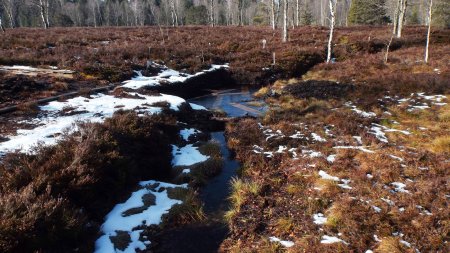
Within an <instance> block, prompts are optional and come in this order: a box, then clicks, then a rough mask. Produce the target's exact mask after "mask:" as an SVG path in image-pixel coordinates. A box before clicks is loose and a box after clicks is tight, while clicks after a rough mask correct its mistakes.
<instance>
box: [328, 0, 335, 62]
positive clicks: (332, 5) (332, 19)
mask: <svg viewBox="0 0 450 253" xmlns="http://www.w3.org/2000/svg"><path fill="white" fill-rule="evenodd" d="M329 7H330V35H329V38H328V53H327V63H329V62H330V61H331V53H332V43H333V35H334V25H335V24H336V0H329Z"/></svg>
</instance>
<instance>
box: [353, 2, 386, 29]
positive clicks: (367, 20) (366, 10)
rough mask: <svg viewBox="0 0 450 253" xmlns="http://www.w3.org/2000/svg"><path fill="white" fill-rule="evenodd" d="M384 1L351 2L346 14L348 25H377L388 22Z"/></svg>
mask: <svg viewBox="0 0 450 253" xmlns="http://www.w3.org/2000/svg"><path fill="white" fill-rule="evenodd" d="M385 2H386V0H353V1H352V5H351V7H350V11H349V14H348V22H349V23H350V24H366V25H379V24H384V23H387V22H388V21H389V18H388V17H387V16H386V9H385Z"/></svg>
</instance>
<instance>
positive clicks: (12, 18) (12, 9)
mask: <svg viewBox="0 0 450 253" xmlns="http://www.w3.org/2000/svg"><path fill="white" fill-rule="evenodd" d="M0 2H1V3H2V6H3V10H4V11H5V14H6V15H7V17H8V21H9V27H11V28H15V27H16V16H17V12H18V8H19V7H20V4H21V3H20V0H1V1H0Z"/></svg>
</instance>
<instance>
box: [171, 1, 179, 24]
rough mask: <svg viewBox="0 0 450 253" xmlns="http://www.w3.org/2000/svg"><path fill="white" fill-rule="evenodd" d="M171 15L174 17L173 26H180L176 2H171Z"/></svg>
mask: <svg viewBox="0 0 450 253" xmlns="http://www.w3.org/2000/svg"><path fill="white" fill-rule="evenodd" d="M170 13H171V16H172V26H178V14H177V9H176V7H175V0H170Z"/></svg>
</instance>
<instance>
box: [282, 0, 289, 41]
mask: <svg viewBox="0 0 450 253" xmlns="http://www.w3.org/2000/svg"><path fill="white" fill-rule="evenodd" d="M287 12H288V0H284V1H283V42H287V40H288V13H287Z"/></svg>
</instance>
